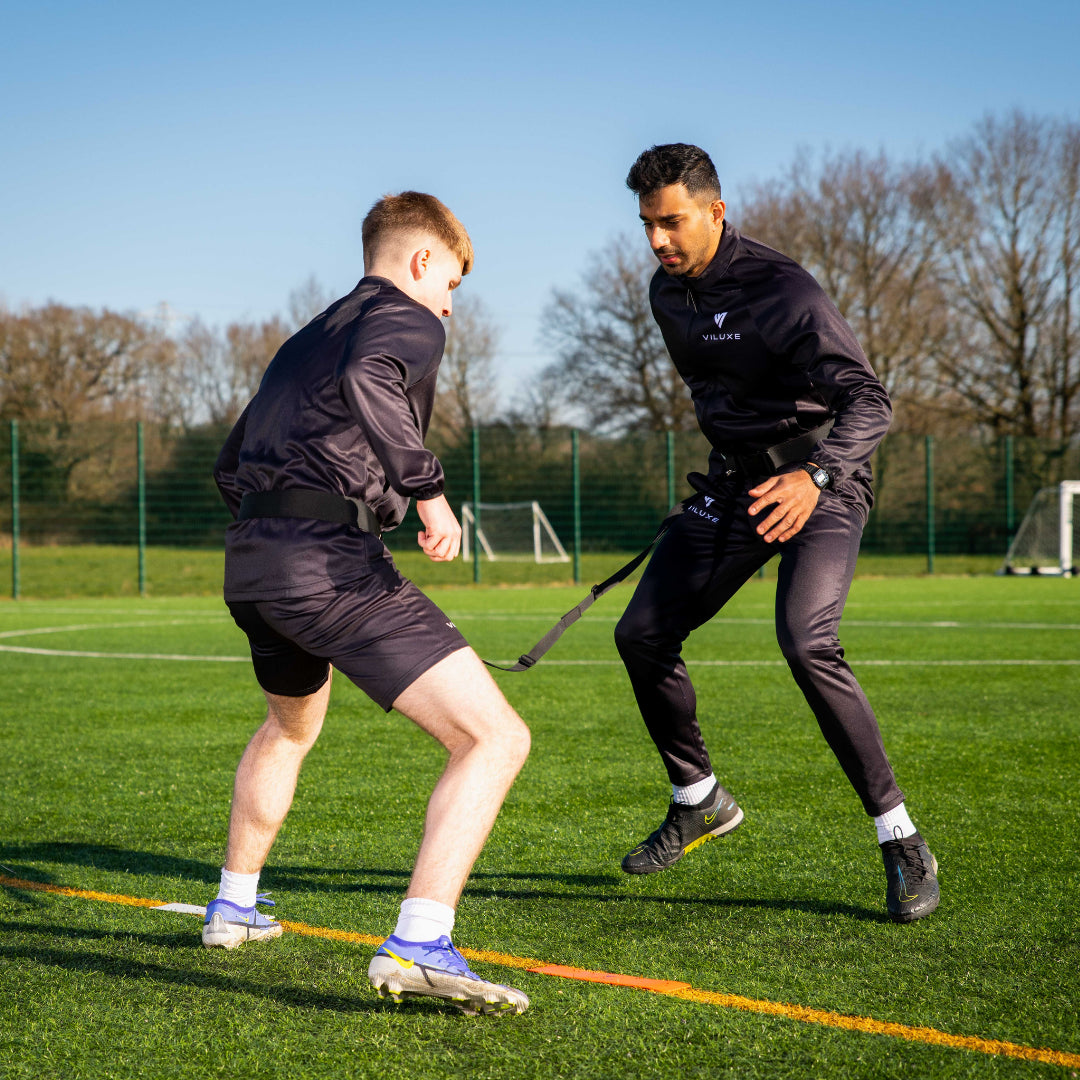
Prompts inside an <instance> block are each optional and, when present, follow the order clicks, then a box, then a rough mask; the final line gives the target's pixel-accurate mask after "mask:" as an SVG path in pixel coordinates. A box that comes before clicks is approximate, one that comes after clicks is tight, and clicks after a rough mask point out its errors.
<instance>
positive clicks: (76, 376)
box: [0, 303, 173, 497]
mask: <svg viewBox="0 0 1080 1080" xmlns="http://www.w3.org/2000/svg"><path fill="white" fill-rule="evenodd" d="M172 356H173V350H172V343H171V342H170V341H169V340H168V338H167V337H165V335H164V334H163V333H161V332H160V330H159V329H158V328H156V327H155V326H154V325H153V324H151V323H149V322H147V321H145V320H143V319H140V318H137V317H135V316H132V315H122V314H119V313H117V312H114V311H109V310H103V311H100V312H98V311H93V310H91V309H89V308H72V307H66V306H65V305H63V304H55V303H49V304H46V305H44V306H43V307H40V308H27V309H25V310H23V311H21V312H18V313H15V312H10V311H7V310H6V309H0V417H2V418H3V419H5V420H19V421H24V422H25V426H24V427H23V436H22V437H23V445H24V448H25V451H26V453H27V455H28V457H29V456H30V455H33V456H35V457H36V458H37V459H38V460H39V468H38V475H39V477H47V480H44V481H43V485H44V487H47V489H48V494H49V496H50V497H65V496H67V495H68V494H69V493H70V491H71V485H72V476H73V474H74V473H75V471H76V469H77V468H78V467H79V465H80V464H82V463H83V462H86V461H89V460H90V459H91V458H95V459H96V460H98V461H100V462H110V461H113V460H114V459H115V456H116V448H117V446H118V439H119V436H118V430H119V429H118V426H117V424H116V423H114V422H115V421H119V420H123V421H130V420H133V419H154V418H156V413H155V412H154V404H155V403H154V400H153V397H152V395H150V394H149V393H148V391H147V387H148V385H149V383H150V381H151V379H152V377H153V375H154V373H155V372H157V371H161V370H165V369H167V368H168V367H169V366H170V364H171V362H172ZM103 422H104V423H103ZM128 441H130V437H128ZM102 471H103V470H102V469H98V470H97V472H98V474H101V473H102ZM104 471H107V466H106V467H105V468H104ZM101 479H102V477H101V475H97V476H92V477H90V480H91V481H92V483H91V486H93V485H94V483H97V482H98V481H100V480H101Z"/></svg>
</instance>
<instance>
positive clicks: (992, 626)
mask: <svg viewBox="0 0 1080 1080" xmlns="http://www.w3.org/2000/svg"><path fill="white" fill-rule="evenodd" d="M562 614H563V613H562V612H554V611H551V612H542V613H537V614H535V615H533V614H524V613H521V612H517V613H512V612H494V613H487V612H480V611H468V612H464V613H462V612H457V613H455V612H449V611H448V612H447V615H448V616H449V617H450V618H451V619H453V620H454V622H468V621H469V620H470V619H484V620H487V621H490V622H547V621H548V620H549V619H557V618H560V617H561V615H562ZM620 618H622V616H621V615H589V616H588V621H589V622H604V623H609V622H610V623H614V622H618V621H619V619H620ZM775 621H776V620H775V619H772V618H761V619H753V618H728V617H726V616H723V615H721V616H718V617H717V618H716V619H715V620H714V621H713V622H712V623H711V624H710V625H711V626H713V627H714V628H721V627H724V626H772V625H773V624H774V623H775ZM841 625H842V626H843V627H845V628H850V627H853V626H859V627H871V628H882V627H884V628H886V629H890V630H1080V623H1048V622H960V621H958V620H956V619H933V620H927V621H925V622H916V621H914V620H910V619H844V621H843V623H842V624H841Z"/></svg>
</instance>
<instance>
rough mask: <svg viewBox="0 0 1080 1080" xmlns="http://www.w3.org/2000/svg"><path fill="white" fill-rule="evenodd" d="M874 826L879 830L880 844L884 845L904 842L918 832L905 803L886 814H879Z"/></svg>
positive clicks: (878, 839) (878, 840) (878, 838)
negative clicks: (896, 841) (897, 841)
mask: <svg viewBox="0 0 1080 1080" xmlns="http://www.w3.org/2000/svg"><path fill="white" fill-rule="evenodd" d="M874 825H875V827H876V828H877V842H878V843H879V844H884V843H886V842H887V841H889V840H903V839H905V838H906V837H908V836H914V834H915V832H916V829H915V826H914V825H912V824H911V818H909V817H908V812H907V811H906V810H905V809H904V804H903V803H901V804H900V805H899V806H894V807H893V808H892V809H891V810H888V811H886V812H885V813H884V814H879V815H878V816H877V817H876V818H874Z"/></svg>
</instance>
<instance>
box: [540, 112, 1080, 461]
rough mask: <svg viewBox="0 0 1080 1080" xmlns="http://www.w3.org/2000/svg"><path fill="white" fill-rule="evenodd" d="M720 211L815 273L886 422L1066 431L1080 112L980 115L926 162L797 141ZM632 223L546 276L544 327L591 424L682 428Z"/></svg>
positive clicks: (1078, 321)
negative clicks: (849, 334)
mask: <svg viewBox="0 0 1080 1080" xmlns="http://www.w3.org/2000/svg"><path fill="white" fill-rule="evenodd" d="M728 218H729V220H731V221H733V222H734V224H735V225H736V227H738V228H739V230H740V231H741V232H743V233H744V234H745V235H748V236H752V237H754V238H755V239H757V240H760V241H762V242H764V243H766V244H768V245H769V246H771V247H774V248H777V249H779V250H780V251H782V252H784V253H785V254H787V255H790V256H791V257H792V258H794V259H795V260H796V261H798V262H800V263H801V264H802V265H803V266H805V267H806V269H808V270H809V271H810V272H811V273H812V274H813V275H814V276H815V277H816V278H817V279H818V281H820V282H821V284H822V285H823V287H824V288H825V290H826V292H827V293H828V294H829V295H830V297H831V298H832V299H833V300H834V302H835V303H836V305H837V307H838V308H839V309H840V312H841V313H842V314H843V315H844V317H845V318H846V319H847V320H848V322H849V323H851V325H852V327H853V328H854V330H855V333H856V335H857V337H858V338H859V341H860V342H861V344H862V346H863V348H864V350H865V351H866V354H867V357H868V359H869V360H870V362H871V364H872V365H873V367H874V369H875V371H876V372H877V374H878V376H879V378H881V380H882V382H883V383H884V384H885V386H886V388H887V389H888V391H889V393H890V395H891V397H892V399H893V403H894V407H895V410H896V415H895V420H894V424H893V429H892V430H893V431H894V432H904V433H910V434H957V433H960V432H968V433H972V434H982V435H988V436H1003V435H1014V436H1021V437H1037V438H1042V439H1048V440H1051V441H1053V442H1054V443H1056V444H1058V445H1061V446H1063V445H1065V444H1068V443H1069V442H1070V441H1072V440H1074V439H1076V437H1077V435H1078V433H1080V123H1077V122H1075V121H1066V120H1055V119H1050V118H1045V117H1039V116H1032V115H1028V114H1025V113H1022V112H1019V111H1015V112H1012V113H1010V114H1008V115H1005V116H1001V117H995V116H987V117H985V118H984V119H982V120H981V121H979V122H978V123H977V124H975V125H974V126H973V128H972V130H971V131H970V132H969V133H968V134H966V135H965V136H963V137H961V138H959V139H956V140H955V141H953V142H952V143H951V144H950V145H949V146H947V147H946V148H945V149H944V150H943V151H941V152H939V153H937V154H935V155H933V156H932V157H930V158H929V159H928V160H920V161H911V162H905V161H895V160H893V159H891V158H890V157H889V156H888V155H886V154H884V153H878V154H876V155H871V154H868V153H866V152H864V151H861V150H857V151H852V152H844V153H824V154H820V155H812V154H810V153H806V152H803V153H800V154H799V155H798V156H797V157H796V159H795V161H794V162H793V163H792V165H791V166H790V168H789V169H788V170H787V171H786V173H785V174H784V175H782V176H780V177H778V178H776V179H773V180H770V181H768V182H765V183H761V184H759V185H757V186H756V187H755V188H754V189H753V190H752V191H751V192H750V194H749V196H748V197H747V198H746V199H745V200H743V201H742V202H741V203H739V204H737V205H729V207H728ZM655 268H656V262H655V259H654V258H653V256H652V255H651V253H650V252H649V250H648V247H647V245H646V243H645V241H644V239H643V238H642V237H641V236H625V237H621V238H619V239H617V240H615V241H613V242H612V243H611V244H609V245H608V246H607V247H606V248H604V249H603V250H602V251H599V252H596V253H594V254H593V255H592V256H591V257H590V259H589V262H588V265H587V268H586V272H585V274H584V275H583V277H582V279H581V285H580V287H579V288H578V289H576V290H573V291H570V290H556V291H555V292H554V294H553V296H552V299H551V302H550V304H549V305H548V307H547V309H546V311H545V313H544V318H543V334H544V337H545V340H546V341H547V343H548V344H549V345H550V346H551V347H552V348H553V349H554V350H555V352H556V353H557V355H558V360H557V361H556V363H555V364H554V365H553V366H552V368H551V369H550V370H549V371H548V372H546V373H545V377H546V378H547V379H548V381H549V383H550V385H551V386H552V387H558V386H563V387H572V388H573V394H574V396H575V398H576V399H577V400H578V401H579V402H583V403H584V405H585V408H586V412H587V418H588V421H589V423H590V424H592V425H594V426H595V427H598V428H600V429H604V430H618V429H621V430H625V429H647V430H674V431H680V430H687V429H690V428H692V427H693V426H694V423H695V421H694V415H693V409H692V407H691V405H690V402H689V400H688V398H687V395H686V392H685V390H684V388H683V387H682V385H681V380H680V379H679V378H678V376H677V375H676V373H675V372H674V370H673V369H672V366H671V364H670V362H669V361H668V360H667V355H666V351H665V349H664V343H663V340H662V339H661V337H660V334H659V331H658V330H657V329H656V327H655V324H654V323H653V322H652V319H651V317H650V314H649V305H648V292H647V285H648V280H649V278H650V277H651V276H652V274H653V272H654V271H655Z"/></svg>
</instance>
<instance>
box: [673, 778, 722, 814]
mask: <svg viewBox="0 0 1080 1080" xmlns="http://www.w3.org/2000/svg"><path fill="white" fill-rule="evenodd" d="M715 786H716V777H715V776H714V775H713V773H709V775H708V776H706V777H705V779H704V780H698V781H697V783H694V784H690V786H689V787H679V786H678V785H676V784H672V785H671V798H672V800H673V801H674V802H677V803H678V804H679V805H680V806H693V805H694V803H699V802H701V800H702V799H704V798H705V796H706V795H708V794H709V792H710V791H712V789H713V788H714V787H715Z"/></svg>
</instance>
